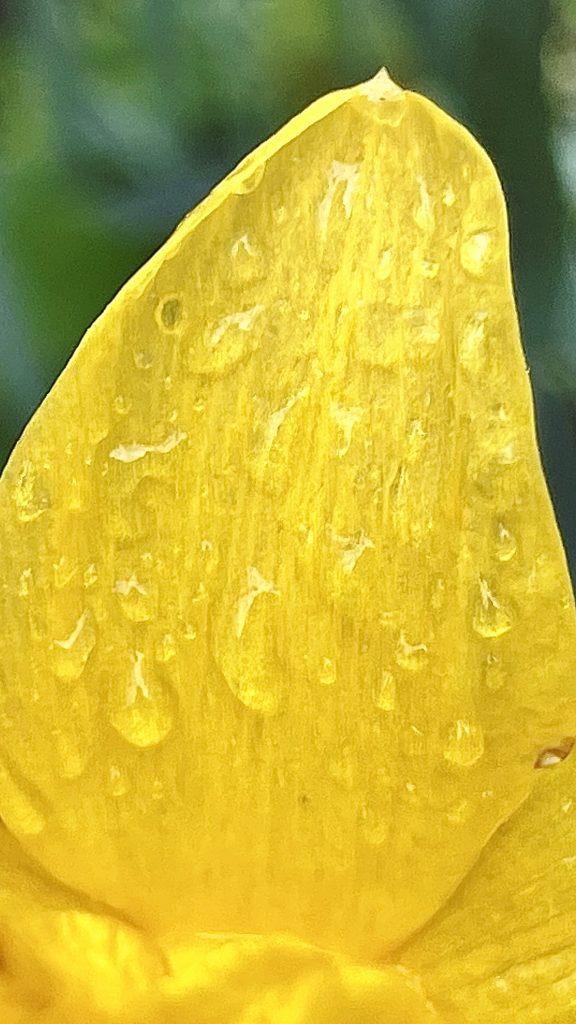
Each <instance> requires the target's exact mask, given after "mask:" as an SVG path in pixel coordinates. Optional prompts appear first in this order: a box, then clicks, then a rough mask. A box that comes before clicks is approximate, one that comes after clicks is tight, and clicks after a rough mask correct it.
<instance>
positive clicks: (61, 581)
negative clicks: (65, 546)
mask: <svg viewBox="0 0 576 1024" xmlns="http://www.w3.org/2000/svg"><path fill="white" fill-rule="evenodd" d="M52 568H53V570H54V585H55V587H56V588H57V589H58V590H62V589H63V588H64V587H67V586H68V584H69V583H71V582H72V580H73V579H74V577H75V576H77V574H78V566H77V565H76V564H75V563H74V562H71V561H70V559H69V558H68V557H67V556H66V555H62V556H61V558H59V559H58V561H57V562H54V564H53V566H52Z"/></svg>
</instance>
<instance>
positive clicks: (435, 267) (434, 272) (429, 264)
mask: <svg viewBox="0 0 576 1024" xmlns="http://www.w3.org/2000/svg"><path fill="white" fill-rule="evenodd" d="M439 270H440V264H439V263H437V262H436V260H428V259H421V260H419V262H418V271H419V273H420V274H421V276H422V277H425V278H426V279H427V280H429V281H432V280H434V278H435V277H437V276H438V271H439Z"/></svg>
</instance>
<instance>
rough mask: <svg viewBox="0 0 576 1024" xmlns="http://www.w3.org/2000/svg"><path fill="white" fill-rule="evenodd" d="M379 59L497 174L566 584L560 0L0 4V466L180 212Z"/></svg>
mask: <svg viewBox="0 0 576 1024" xmlns="http://www.w3.org/2000/svg"><path fill="white" fill-rule="evenodd" d="M383 64H385V65H386V66H387V67H388V69H389V71H390V73H391V75H392V77H393V78H394V79H395V80H396V81H398V82H399V83H400V84H401V85H404V86H406V87H409V88H412V89H416V90H419V91H422V92H425V93H426V94H427V95H428V96H430V97H432V98H433V99H435V100H437V101H438V102H439V103H440V104H441V105H442V106H443V107H444V108H445V109H448V110H449V111H450V112H452V113H453V114H454V115H455V116H456V117H457V118H458V119H459V120H461V121H462V122H463V123H464V124H466V125H467V126H468V127H469V128H470V129H471V130H472V131H473V132H474V134H475V135H476V136H477V137H478V138H479V139H480V140H481V142H482V143H483V144H484V146H485V147H486V148H487V150H488V152H489V153H490V154H491V156H492V158H493V160H494V161H495V163H496V166H497V168H498V170H499V173H500V177H501V179H502V181H503V184H504V189H505V192H506V195H507V199H508V205H509V210H510V218H511V227H512V247H513V254H512V255H513V268H514V276H515V281H516V289H517V295H518V302H519V306H520V316H521V321H522V328H523V338H524V344H525V348H526V352H527V356H528V360H529V363H530V367H531V372H532V382H533V385H534V388H535V393H536V403H537V412H538V424H539V431H540V439H541V447H542V452H543V457H544V462H545V466H546V470H547V474H548V480H549V484H550V487H551V490H552V494H553V499H554V503H555V507H556V512H557V516H558V519H559V522H560V527H561V530H562V533H563V536H564V541H565V544H566V547H567V550H568V554H569V558H570V560H571V564H572V570H573V574H574V575H575V576H576V333H575V332H576V249H575V232H574V217H575V212H576V0H73V2H71V0H11V2H10V0H0V90H1V94H0V103H1V107H0V116H1V126H0V127H1V130H0V218H1V221H0V253H1V259H0V317H1V321H2V328H1V332H0V466H1V465H2V464H3V463H4V461H5V459H6V457H7V455H8V453H9V451H10V449H11V447H12V445H13V444H14V441H15V439H16V437H17V436H18V434H19V432H20V431H21V429H22V427H23V426H24V424H25V422H26V420H27V419H28V417H29V416H30V413H31V412H32V410H33V409H34V408H35V406H36V405H37V404H38V402H39V400H40V399H41V397H42V396H43V395H44V394H45V393H46V391H47V390H48V388H49V387H50V385H51V383H52V382H53V380H54V378H55V377H56V376H57V374H58V372H59V371H60V369H61V368H62V366H63V365H64V363H65V362H66V360H67V358H68V356H69V355H70V353H71V351H72V350H73V349H74V347H75V346H76V344H77V343H78V341H79V339H80V337H81V335H82V334H83V332H84V330H85V329H86V327H87V326H88V325H89V324H90V323H91V321H92V320H93V319H94V318H95V316H96V315H97V314H98V313H99V311H100V310H101V309H102V307H103V306H104V305H105V304H106V302H107V301H108V300H109V299H110V298H111V296H112V295H113V293H114V292H115V291H116V290H117V289H118V287H119V286H120V285H121V284H122V282H123V281H125V280H126V278H127V277H129V276H130V275H131V274H132V272H133V271H134V270H135V269H136V267H138V266H139V265H140V264H141V263H142V262H143V261H144V260H145V259H146V258H147V257H148V256H149V255H150V254H151V253H152V252H153V251H154V250H155V249H156V248H157V247H158V245H159V244H160V243H161V242H162V241H163V239H164V238H166V236H167V235H168V234H170V232H171V230H172V229H173V227H174V226H175V224H176V223H177V222H178V220H179V219H180V218H181V217H182V216H183V214H184V213H185V212H186V211H187V210H189V209H190V208H191V207H192V206H194V205H195V204H196V203H197V202H198V201H199V200H200V199H201V198H202V196H204V195H205V194H206V192H207V191H208V190H209V189H210V188H211V187H212V185H213V184H214V183H215V182H216V181H217V180H219V179H220V178H221V177H223V176H224V175H225V173H226V172H227V171H228V170H229V169H231V168H232V166H233V165H234V164H235V163H237V162H238V160H239V159H240V158H241V157H242V156H243V155H244V154H245V153H246V152H248V151H249V150H250V149H252V148H253V146H254V145H255V144H257V143H258V142H260V141H261V140H262V139H263V138H265V137H266V136H268V135H269V134H270V133H271V132H272V131H274V130H275V129H276V128H278V127H279V126H280V125H281V124H282V123H283V122H284V121H285V120H286V119H287V118H289V117H290V116H291V115H292V114H294V113H296V112H297V111H298V110H300V109H301V108H302V107H304V106H306V105H307V104H308V103H309V102H310V101H311V100H313V99H314V98H316V97H317V96H319V95H320V94H321V93H323V92H326V91H328V90H330V89H333V88H338V87H341V86H344V85H348V84H352V83H354V82H357V81H360V80H362V79H364V78H368V77H370V76H371V75H372V74H374V73H375V71H376V70H378V68H379V67H380V66H381V65H383Z"/></svg>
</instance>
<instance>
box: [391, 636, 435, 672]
mask: <svg viewBox="0 0 576 1024" xmlns="http://www.w3.org/2000/svg"><path fill="white" fill-rule="evenodd" d="M427 658H428V644H423V643H415V644H414V643H411V641H410V640H408V639H407V637H406V634H405V633H404V632H402V633H400V636H399V638H398V645H397V647H396V661H397V662H398V664H399V665H400V667H401V668H404V669H408V671H410V672H419V671H420V669H422V668H423V667H424V665H425V664H426V660H427Z"/></svg>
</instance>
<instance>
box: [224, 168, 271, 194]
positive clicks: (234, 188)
mask: <svg viewBox="0 0 576 1024" xmlns="http://www.w3.org/2000/svg"><path fill="white" fill-rule="evenodd" d="M246 169H247V168H246ZM265 170H266V163H265V162H263V163H260V164H258V165H257V166H256V167H254V169H253V170H252V171H251V172H250V173H249V174H247V175H246V177H242V175H243V172H244V173H245V169H244V168H243V167H242V165H241V166H240V167H239V168H238V171H237V173H236V174H234V175H233V176H231V177H230V178H229V186H230V191H231V192H233V194H234V195H236V196H245V195H249V193H250V192H254V191H255V190H256V189H257V188H258V186H259V185H260V183H261V182H262V179H263V177H264V172H265Z"/></svg>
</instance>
